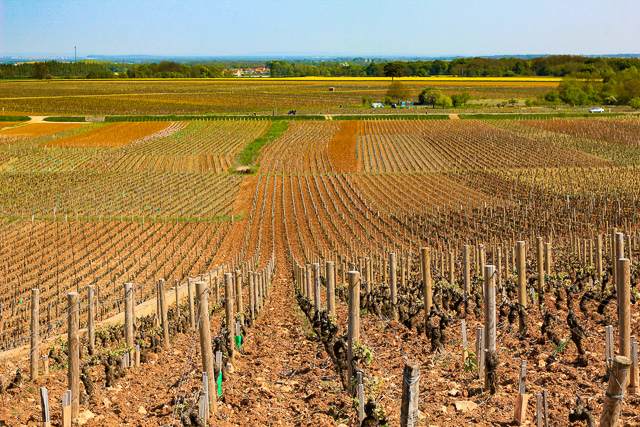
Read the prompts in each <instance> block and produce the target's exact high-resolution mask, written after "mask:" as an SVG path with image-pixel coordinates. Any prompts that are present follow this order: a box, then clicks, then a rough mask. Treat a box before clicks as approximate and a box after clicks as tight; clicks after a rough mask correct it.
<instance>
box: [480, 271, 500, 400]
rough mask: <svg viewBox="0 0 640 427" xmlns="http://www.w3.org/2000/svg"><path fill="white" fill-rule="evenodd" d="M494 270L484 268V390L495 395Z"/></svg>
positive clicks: (496, 356)
mask: <svg viewBox="0 0 640 427" xmlns="http://www.w3.org/2000/svg"><path fill="white" fill-rule="evenodd" d="M495 272H496V268H495V266H493V265H485V267H484V295H485V301H486V302H485V304H484V345H485V346H484V348H483V351H485V352H486V354H485V358H484V360H485V368H486V369H485V378H484V388H485V390H490V392H491V394H495V392H496V389H497V387H498V378H497V368H498V366H497V364H498V353H497V351H496V277H495Z"/></svg>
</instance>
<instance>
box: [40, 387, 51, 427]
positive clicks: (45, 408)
mask: <svg viewBox="0 0 640 427" xmlns="http://www.w3.org/2000/svg"><path fill="white" fill-rule="evenodd" d="M40 405H41V408H42V427H51V414H50V411H49V394H48V392H47V388H46V387H40Z"/></svg>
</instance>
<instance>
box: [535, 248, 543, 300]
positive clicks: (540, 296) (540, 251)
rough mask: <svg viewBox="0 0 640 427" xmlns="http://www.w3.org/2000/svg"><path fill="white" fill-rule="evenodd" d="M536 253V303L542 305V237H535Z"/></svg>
mask: <svg viewBox="0 0 640 427" xmlns="http://www.w3.org/2000/svg"><path fill="white" fill-rule="evenodd" d="M536 249H537V250H536V252H537V253H536V255H537V260H538V304H539V305H542V303H543V297H542V294H543V293H544V242H543V241H542V237H538V238H536Z"/></svg>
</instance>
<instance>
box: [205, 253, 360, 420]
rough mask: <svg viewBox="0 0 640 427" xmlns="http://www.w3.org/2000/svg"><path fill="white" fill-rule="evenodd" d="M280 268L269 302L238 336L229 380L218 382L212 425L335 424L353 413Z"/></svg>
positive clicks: (331, 366) (290, 284)
mask: <svg viewBox="0 0 640 427" xmlns="http://www.w3.org/2000/svg"><path fill="white" fill-rule="evenodd" d="M283 270H285V268H284V265H281V266H280V268H279V271H280V273H278V272H276V279H275V280H274V283H273V285H272V289H273V294H272V295H271V296H270V297H269V303H268V305H267V306H266V307H265V309H264V311H263V313H262V314H261V315H260V317H259V318H258V320H257V321H256V322H255V323H254V324H253V326H252V327H251V328H249V329H248V331H247V334H246V335H245V337H243V340H244V341H245V342H246V344H244V345H243V348H242V351H243V353H244V354H237V355H236V361H235V366H234V368H235V373H234V374H233V375H232V378H233V384H231V385H229V384H228V383H227V384H224V385H223V394H224V396H223V402H224V403H223V404H221V405H220V408H219V414H218V415H217V416H216V418H217V420H216V425H223V426H227V425H228V426H248V425H264V426H267V425H283V426H335V425H336V424H339V421H340V418H342V419H346V418H348V416H345V415H342V414H349V415H351V413H352V411H351V409H350V407H349V405H350V404H349V399H348V398H346V394H345V393H344V392H343V391H342V388H341V386H340V382H339V379H338V376H337V375H336V372H335V370H334V367H333V364H332V362H331V360H330V358H329V357H328V355H327V354H326V353H325V351H324V347H323V345H322V343H321V342H319V341H316V340H315V338H313V337H312V335H313V333H312V331H311V330H310V328H309V325H308V323H305V322H306V318H305V316H304V314H303V313H302V312H301V311H300V310H299V309H298V304H297V301H296V300H295V296H294V292H293V285H292V283H291V280H289V279H288V278H286V277H284V276H283ZM227 387H229V388H228V389H226V388H227ZM332 414H336V416H337V418H338V420H336V418H334V416H333V415H332Z"/></svg>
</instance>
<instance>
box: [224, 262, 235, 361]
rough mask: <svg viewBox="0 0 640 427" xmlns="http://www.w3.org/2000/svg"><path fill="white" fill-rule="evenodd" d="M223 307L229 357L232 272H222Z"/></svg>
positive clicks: (231, 324)
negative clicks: (223, 285)
mask: <svg viewBox="0 0 640 427" xmlns="http://www.w3.org/2000/svg"><path fill="white" fill-rule="evenodd" d="M224 284H225V288H224V308H225V324H226V325H227V329H228V331H227V343H228V344H229V352H230V354H229V357H230V358H233V348H234V346H235V344H234V339H235V337H234V335H235V318H234V316H233V274H231V273H224Z"/></svg>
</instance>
